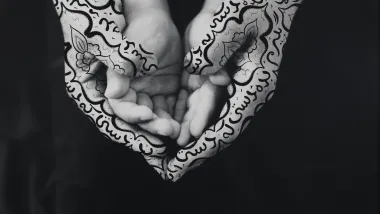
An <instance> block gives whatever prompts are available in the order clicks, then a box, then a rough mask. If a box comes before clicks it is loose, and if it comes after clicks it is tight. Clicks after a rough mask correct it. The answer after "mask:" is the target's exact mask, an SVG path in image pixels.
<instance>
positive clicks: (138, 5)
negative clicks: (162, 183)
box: [54, 0, 302, 181]
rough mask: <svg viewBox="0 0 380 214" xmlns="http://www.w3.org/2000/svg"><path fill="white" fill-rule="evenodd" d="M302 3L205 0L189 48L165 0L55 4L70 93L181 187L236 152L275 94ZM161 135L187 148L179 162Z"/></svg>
mask: <svg viewBox="0 0 380 214" xmlns="http://www.w3.org/2000/svg"><path fill="white" fill-rule="evenodd" d="M163 2H164V3H163ZM301 2H302V0H281V1H275V0H260V1H259V0H251V1H244V0H225V1H222V0H206V1H205V4H204V7H203V9H202V11H201V12H200V13H199V14H198V15H197V16H196V17H195V18H194V19H193V21H192V22H191V23H190V24H189V26H188V28H187V30H186V33H185V36H184V38H183V40H184V43H183V47H182V43H181V39H180V37H179V34H178V32H177V30H176V27H175V26H174V24H173V22H172V20H171V17H170V12H168V10H169V9H168V7H167V5H166V3H165V1H164V0H144V1H132V0H54V6H55V9H56V11H57V13H58V16H59V18H60V21H61V25H62V29H63V34H64V59H65V83H66V89H67V92H68V94H69V96H70V97H71V98H72V99H73V100H74V101H75V103H76V104H77V105H78V107H79V108H80V109H81V110H82V111H83V112H84V113H85V114H86V116H87V117H88V118H89V119H90V120H91V121H92V122H93V123H94V124H95V125H96V126H97V128H98V129H99V130H100V131H101V132H102V133H103V135H104V136H105V137H106V138H108V139H110V140H112V141H114V142H117V143H122V144H125V146H126V147H128V148H130V149H132V150H133V151H136V152H140V153H141V154H142V155H143V156H144V158H145V159H146V161H147V162H148V163H149V164H150V165H151V166H152V167H153V168H154V169H155V170H156V171H157V172H158V173H159V174H160V175H161V177H162V178H163V179H165V180H171V181H176V180H178V179H179V178H180V177H181V176H182V175H184V174H185V173H186V172H187V171H189V170H191V169H193V168H195V167H197V166H199V165H200V164H201V163H203V162H204V161H205V160H207V159H209V158H211V157H212V156H214V155H215V154H217V153H218V152H220V151H221V150H222V149H224V148H226V147H227V146H229V145H230V144H231V143H232V142H233V141H234V140H235V139H236V138H237V136H238V135H239V134H240V133H242V131H243V130H244V129H245V128H246V127H247V125H248V124H249V122H250V120H251V118H252V117H253V116H254V114H255V113H256V112H257V111H258V110H259V109H260V108H261V107H262V106H263V105H264V104H265V103H266V102H267V101H268V100H269V99H270V98H271V97H272V95H273V92H274V89H275V86H276V81H277V75H278V68H279V65H280V62H281V59H282V54H283V46H284V44H285V43H286V39H287V36H288V33H289V29H290V25H291V23H292V19H293V16H294V14H295V13H296V11H297V9H298V7H299V6H300V4H301ZM149 4H151V5H149ZM155 4H161V6H155ZM144 5H145V7H146V8H147V9H143V8H144ZM146 5H148V6H146ZM183 50H184V53H185V54H186V55H185V54H183ZM182 54H183V55H182ZM183 56H185V58H184V62H183V63H182V59H183ZM182 64H183V65H184V66H182ZM183 70H185V71H183ZM224 91H226V94H227V95H226V96H227V99H225V100H223V103H221V104H222V105H223V108H221V110H220V111H217V109H218V108H217V106H218V105H220V104H219V103H218V101H219V100H221V99H222V95H223V92H224ZM215 112H216V113H217V116H218V117H216V118H214V120H213V118H212V115H213V113H215ZM211 121H213V122H212V124H211V125H210V123H211ZM161 136H166V137H167V138H168V137H171V138H173V139H175V140H176V141H177V143H178V145H179V146H181V147H182V148H181V149H179V151H177V153H176V155H175V157H169V156H168V149H167V148H168V147H170V146H174V145H170V144H169V143H167V142H165V140H163V139H162V137H161ZM192 139H194V140H192Z"/></svg>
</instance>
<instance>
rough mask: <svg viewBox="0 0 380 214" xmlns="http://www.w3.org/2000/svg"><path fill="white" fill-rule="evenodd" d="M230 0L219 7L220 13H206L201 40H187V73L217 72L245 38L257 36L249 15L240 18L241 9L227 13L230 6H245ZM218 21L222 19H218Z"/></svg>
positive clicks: (253, 22)
mask: <svg viewBox="0 0 380 214" xmlns="http://www.w3.org/2000/svg"><path fill="white" fill-rule="evenodd" d="M232 3H233V2H232V1H230V2H228V1H226V2H224V4H225V6H222V7H221V8H220V9H221V11H220V12H217V13H216V14H215V15H214V16H213V17H210V16H206V18H207V19H206V18H203V21H204V22H206V23H208V26H207V28H206V29H207V30H206V33H204V34H202V35H203V38H202V40H201V41H197V40H198V39H197V40H195V41H194V42H190V43H191V45H192V49H191V50H190V51H189V52H188V53H187V55H186V57H185V60H184V66H185V68H186V70H187V71H188V72H189V73H190V74H202V75H209V74H213V73H216V72H217V71H218V70H220V69H221V68H222V67H224V65H225V64H226V63H227V61H228V60H229V59H230V58H231V57H232V55H233V54H234V53H235V51H237V50H238V49H239V48H240V47H242V46H243V44H244V43H245V41H246V40H247V39H248V38H251V37H255V36H256V34H257V32H258V30H257V25H256V22H255V21H252V20H253V18H252V17H243V19H242V17H240V12H236V13H232V12H230V10H231V8H236V11H244V10H241V8H242V7H244V5H243V4H238V5H231V4H232ZM234 10H235V9H234ZM206 14H207V13H206ZM208 14H211V13H208ZM249 14H250V13H246V12H245V13H244V14H243V15H244V16H249ZM225 16H226V17H225ZM231 19H237V20H242V22H241V23H236V22H227V21H228V20H231ZM215 20H217V21H215ZM218 20H223V21H222V22H219V21H218ZM226 22H227V23H226ZM194 33H195V32H194ZM198 33H199V32H198ZM195 42H196V43H195Z"/></svg>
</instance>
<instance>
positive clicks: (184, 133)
mask: <svg viewBox="0 0 380 214" xmlns="http://www.w3.org/2000/svg"><path fill="white" fill-rule="evenodd" d="M198 100H199V90H197V91H195V92H194V93H193V94H191V95H190V97H189V99H188V102H187V105H188V111H187V112H186V113H185V116H184V118H183V121H182V123H181V131H180V134H179V136H178V139H177V144H178V145H179V146H182V147H183V146H186V145H187V144H188V142H189V140H190V137H191V133H190V123H191V120H192V118H193V117H194V114H195V111H196V106H197V103H198Z"/></svg>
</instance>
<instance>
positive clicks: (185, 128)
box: [175, 11, 230, 146]
mask: <svg viewBox="0 0 380 214" xmlns="http://www.w3.org/2000/svg"><path fill="white" fill-rule="evenodd" d="M212 18H213V13H210V12H207V11H203V12H200V13H199V14H198V15H197V16H196V17H195V18H194V19H193V20H192V21H191V23H190V24H189V25H188V27H187V29H186V32H185V36H184V41H183V43H184V49H185V53H187V52H189V51H190V50H191V48H193V47H195V46H197V45H198V44H201V42H202V40H203V39H204V38H203V37H204V35H205V34H206V33H207V32H208V30H209V25H210V24H209V23H210V21H211V20H212ZM229 83H230V77H229V76H228V73H227V70H226V69H225V68H220V69H219V70H218V71H217V72H216V73H215V74H212V75H197V74H189V72H188V71H186V70H185V71H183V73H182V78H181V85H182V89H181V91H180V93H179V96H178V100H177V103H176V108H175V119H176V120H177V121H178V122H180V123H181V131H180V135H179V137H178V139H177V143H178V145H179V146H185V145H186V144H188V143H189V140H190V138H191V137H195V138H198V137H200V135H201V134H202V133H203V131H204V129H205V128H206V126H207V125H208V123H209V121H210V118H211V116H212V115H213V112H214V110H215V108H216V105H217V103H218V100H219V99H220V98H221V96H222V93H223V91H224V90H225V87H226V86H227V85H228V84H229Z"/></svg>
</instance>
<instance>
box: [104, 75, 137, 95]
mask: <svg viewBox="0 0 380 214" xmlns="http://www.w3.org/2000/svg"><path fill="white" fill-rule="evenodd" d="M130 81H131V79H130V77H128V76H124V75H122V74H119V73H116V72H114V71H112V69H108V70H107V88H106V91H105V93H104V95H105V96H106V97H107V98H108V99H118V98H120V97H122V96H124V95H126V94H127V92H128V89H129V83H130ZM131 95H132V94H130V96H131Z"/></svg>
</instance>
